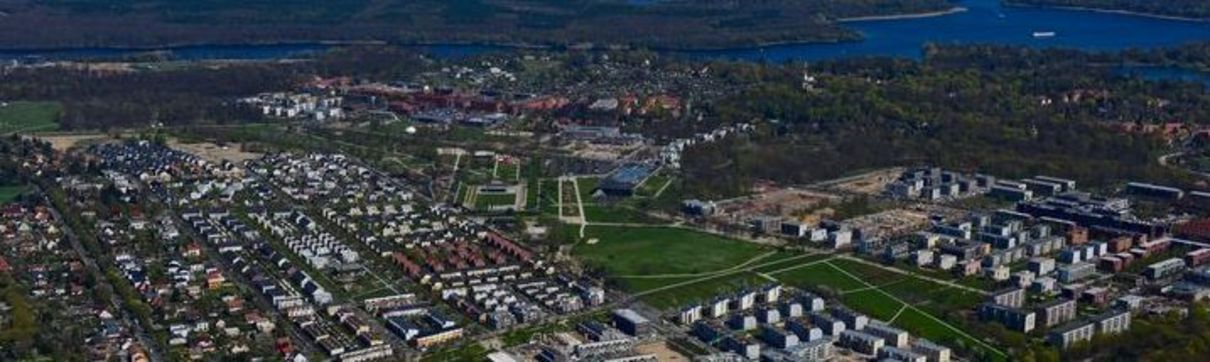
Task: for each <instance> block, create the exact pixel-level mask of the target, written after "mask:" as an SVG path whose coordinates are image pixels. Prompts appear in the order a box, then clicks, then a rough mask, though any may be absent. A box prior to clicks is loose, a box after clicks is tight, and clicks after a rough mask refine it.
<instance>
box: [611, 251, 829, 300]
mask: <svg viewBox="0 0 1210 362" xmlns="http://www.w3.org/2000/svg"><path fill="white" fill-rule="evenodd" d="M811 255H818V254H803V255H799V256H796V257H794V258H803V257H807V256H811ZM794 258H786V259H782V260H775V261H771V262H767V263H761V264H758V265H753V266H749V267H746V268H740V269H734V270H730V271H722V272H719V273H717V274H714V275H710V276H706V277H702V278H698V279H693V280H687V281H683V282H680V283H673V284H669V285H665V286H662V287H659V288H655V289H648V290H645V291H642V292H639V293H635V294H631V297H630V299H632V300H633V299H637V298H639V297H642V296H647V295H651V294H655V293H659V292H663V291H666V290H669V289H675V288H680V287H683V286H686V285H693V284H696V283H701V282H704V281H707V280H711V279H717V278H720V277H724V276H729V275H735V274H739V273H743V272H749V271H753V270H756V269H759V268H762V267H766V266H769V265H774V264H779V263H784V262H787V261H790V260H791V259H794ZM828 260H831V258H828V259H822V260H816V261H812V262H809V263H804V264H801V265H799V266H798V267H807V266H811V265H815V264H819V263H824V262H827V261H828ZM765 274H770V275H771V274H773V273H765Z"/></svg>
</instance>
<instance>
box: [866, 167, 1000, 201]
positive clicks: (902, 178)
mask: <svg viewBox="0 0 1210 362" xmlns="http://www.w3.org/2000/svg"><path fill="white" fill-rule="evenodd" d="M995 187H997V185H996V178H995V177H993V176H988V175H982V174H973V175H971V174H964V173H960V172H955V171H947V170H943V169H941V168H937V167H931V168H916V169H910V170H907V171H904V172H903V173H902V174H900V175H899V178H897V179H896V180H895V181H893V182H891V183H889V184H887V186H886V193H887V194H888V195H890V196H891V197H894V198H897V199H904V200H925V201H941V200H954V199H959V198H963V197H970V196H977V195H982V194H986V193H987V192H989V191H990V190H992V189H993V188H995Z"/></svg>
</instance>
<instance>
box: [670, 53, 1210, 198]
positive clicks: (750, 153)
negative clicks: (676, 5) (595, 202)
mask: <svg viewBox="0 0 1210 362" xmlns="http://www.w3.org/2000/svg"><path fill="white" fill-rule="evenodd" d="M1080 54H1081V53H1078V52H1074V51H1073V52H1068V51H1062V50H1028V49H1019V48H1007V47H994V46H970V47H930V49H928V56H927V57H926V59H925V60H924V61H922V62H912V61H902V60H891V59H867V60H859V61H835V62H825V63H819V64H811V65H810V66H809V69H810V70H811V71H812V72H813V73H815V74H817V77H818V79H819V81H818V83H817V84H815V86H814V89H811V90H804V89H802V86H801V84H799V81H798V79H801V76H796V75H798V74H800V72H801V71H802V70H803V69H808V67H807V66H805V65H804V66H793V65H790V66H782V67H762V68H760V71H759V72H751V74H754V75H752V76H754V77H758V78H759V79H761V80H760V81H759V82H758V84H759V85H758V86H755V87H751V88H750V89H748V90H747V91H745V92H743V93H742V94H739V95H736V96H733V97H731V98H729V99H727V100H725V101H723V102H720V103H719V104H717V105H715V106H714V109H713V111H715V112H717V117H716V118H718V119H730V120H745V119H746V120H761V119H764V120H772V121H771V122H768V123H767V124H766V126H765V127H764V129H763V130H762V131H761V132H757V133H755V134H753V135H751V136H749V137H735V138H731V139H729V140H728V141H727V142H718V143H713V144H709V145H706V146H701V147H696V148H693V149H692V151H691V152H689V154H688V155H686V159H685V166H684V168H685V172H686V177H685V179H686V181H685V182H686V185H685V186H686V190H687V191H688V192H689V193H690V194H695V195H706V196H710V197H726V196H733V195H737V194H743V193H745V192H747V190H746V189H745V188H746V187H747V185H751V184H752V182H753V181H755V180H772V181H777V182H781V183H787V184H795V183H806V182H812V181H817V180H822V179H827V178H833V177H838V176H843V175H846V174H853V173H857V172H859V171H862V170H868V169H872V168H879V167H888V166H895V165H936V166H942V167H946V168H952V169H957V170H966V171H976V170H977V171H980V172H986V173H991V174H995V175H999V176H1003V177H1025V176H1033V175H1037V174H1049V175H1057V176H1061V177H1069V178H1074V179H1076V180H1079V181H1081V182H1082V183H1084V184H1087V185H1090V186H1094V187H1095V186H1106V185H1111V184H1113V183H1115V182H1120V181H1122V180H1148V181H1153V182H1160V183H1168V184H1178V185H1179V184H1186V183H1188V182H1191V181H1192V179H1191V178H1190V176H1189V175H1187V174H1184V173H1182V172H1179V171H1173V170H1170V169H1167V168H1163V167H1160V166H1158V165H1156V163H1155V161H1154V160H1155V157H1157V156H1158V155H1159V154H1160V153H1162V152H1163V151H1164V150H1165V149H1167V144H1166V142H1165V141H1164V140H1163V139H1161V138H1159V137H1157V136H1156V135H1152V134H1139V133H1126V132H1123V131H1121V130H1120V128H1119V126H1120V125H1123V124H1133V123H1144V124H1155V123H1167V122H1178V123H1184V122H1190V123H1200V124H1206V123H1207V121H1210V118H1208V117H1210V115H1208V114H1206V109H1207V108H1208V107H1210V97H1208V96H1207V94H1206V93H1205V89H1204V86H1202V85H1200V84H1192V83H1178V82H1151V81H1143V80H1139V79H1136V78H1131V77H1125V76H1121V75H1118V74H1117V73H1115V71H1114V70H1115V67H1116V66H1117V65H1118V64H1121V62H1123V61H1125V60H1124V58H1123V57H1124V56H1123V55H1083V56H1081V55H1080ZM1095 57H1104V58H1102V59H1086V58H1095ZM1147 57H1151V58H1152V59H1153V60H1161V59H1168V57H1167V56H1162V55H1155V54H1150V55H1143V54H1139V55H1137V57H1136V59H1144V58H1147ZM1098 64H1100V66H1098Z"/></svg>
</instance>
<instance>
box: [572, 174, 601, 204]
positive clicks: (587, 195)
mask: <svg viewBox="0 0 1210 362" xmlns="http://www.w3.org/2000/svg"><path fill="white" fill-rule="evenodd" d="M576 183H578V184H579V186H580V198H582V199H584V202H592V199H593V198H592V194H593V193H595V192H596V191H597V185H599V184H601V179H599V178H596V177H580V178H577V179H576Z"/></svg>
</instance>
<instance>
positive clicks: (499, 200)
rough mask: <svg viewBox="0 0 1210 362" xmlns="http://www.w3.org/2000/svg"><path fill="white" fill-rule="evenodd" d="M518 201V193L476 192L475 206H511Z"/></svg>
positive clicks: (484, 207) (481, 207) (480, 207)
mask: <svg viewBox="0 0 1210 362" xmlns="http://www.w3.org/2000/svg"><path fill="white" fill-rule="evenodd" d="M516 203H517V194H476V195H475V208H476V209H486V208H489V207H492V206H506V205H507V206H511V205H514V204H516Z"/></svg>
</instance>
